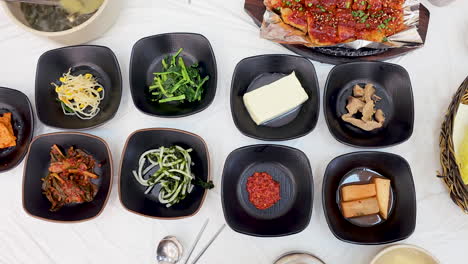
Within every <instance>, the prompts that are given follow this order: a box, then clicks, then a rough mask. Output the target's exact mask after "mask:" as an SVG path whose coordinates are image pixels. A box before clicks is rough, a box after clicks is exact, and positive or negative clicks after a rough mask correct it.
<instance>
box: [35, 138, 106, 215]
mask: <svg viewBox="0 0 468 264" xmlns="http://www.w3.org/2000/svg"><path fill="white" fill-rule="evenodd" d="M50 159H51V160H50V166H49V174H48V175H47V176H46V177H45V178H43V179H42V181H43V184H42V190H43V191H44V194H45V195H46V196H47V199H48V200H49V201H50V202H51V203H52V207H51V208H50V211H52V212H54V211H57V210H59V209H60V208H62V206H64V205H66V204H72V203H83V202H91V201H92V200H93V199H94V197H95V196H96V193H97V189H98V188H97V186H96V184H94V183H92V182H91V179H97V178H98V176H97V175H96V174H95V173H94V172H93V170H94V167H95V160H94V158H93V157H92V156H91V155H88V154H86V153H85V152H84V151H82V150H80V149H74V148H73V147H70V148H69V149H68V150H67V152H66V155H64V154H63V153H62V151H61V150H60V149H59V147H58V146H57V145H54V146H52V148H51V150H50Z"/></svg>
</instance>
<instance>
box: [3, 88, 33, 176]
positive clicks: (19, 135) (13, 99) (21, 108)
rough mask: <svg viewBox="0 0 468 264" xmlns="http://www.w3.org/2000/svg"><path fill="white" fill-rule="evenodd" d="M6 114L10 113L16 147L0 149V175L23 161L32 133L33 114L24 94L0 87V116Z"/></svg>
mask: <svg viewBox="0 0 468 264" xmlns="http://www.w3.org/2000/svg"><path fill="white" fill-rule="evenodd" d="M6 112H10V113H11V118H12V127H13V132H14V134H15V137H16V146H15V147H10V148H5V149H0V173H1V172H5V171H8V170H10V169H13V168H15V167H16V166H17V165H18V164H19V163H20V162H21V161H22V160H23V158H24V156H25V155H26V153H27V151H28V147H29V143H30V142H31V139H32V138H33V133H34V113H33V110H32V106H31V103H30V102H29V99H28V97H27V96H26V95H25V94H23V93H22V92H20V91H17V90H14V89H10V88H4V87H0V114H1V115H3V114H4V113H6Z"/></svg>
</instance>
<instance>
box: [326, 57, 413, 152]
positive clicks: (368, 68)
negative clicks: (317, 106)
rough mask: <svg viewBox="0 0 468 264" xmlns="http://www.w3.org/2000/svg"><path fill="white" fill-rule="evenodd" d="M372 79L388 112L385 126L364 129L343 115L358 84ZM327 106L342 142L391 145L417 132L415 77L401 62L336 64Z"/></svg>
mask: <svg viewBox="0 0 468 264" xmlns="http://www.w3.org/2000/svg"><path fill="white" fill-rule="evenodd" d="M365 83H372V84H374V87H375V89H376V95H378V96H379V97H381V98H382V100H380V101H379V102H377V103H376V108H381V109H382V110H383V112H384V113H385V117H386V120H385V123H384V125H383V127H382V128H379V129H376V130H373V131H364V130H361V129H360V128H358V127H355V126H353V125H351V124H349V123H347V122H344V121H343V120H342V119H341V116H342V115H343V114H345V113H347V111H346V104H347V98H348V97H349V96H351V95H352V90H353V86H354V85H355V84H361V86H362V85H363V84H365ZM323 108H324V113H325V120H326V121H327V126H328V130H330V133H331V134H332V135H333V137H334V138H335V139H336V140H338V141H340V142H341V143H344V144H347V145H350V146H354V147H362V148H378V147H389V146H392V145H396V144H399V143H402V142H404V141H406V140H408V139H409V138H410V137H411V134H412V133H413V126H414V103H413V92H412V88H411V80H410V77H409V75H408V72H407V71H406V70H405V69H404V68H403V67H401V66H399V65H396V64H391V63H386V62H353V63H347V64H341V65H338V66H335V67H334V68H333V69H332V70H331V72H330V74H329V75H328V79H327V83H326V86H325V92H324V99H323Z"/></svg>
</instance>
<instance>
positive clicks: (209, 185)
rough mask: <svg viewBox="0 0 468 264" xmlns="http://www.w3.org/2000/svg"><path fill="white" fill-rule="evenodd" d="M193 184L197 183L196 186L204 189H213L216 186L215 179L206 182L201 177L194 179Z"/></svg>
mask: <svg viewBox="0 0 468 264" xmlns="http://www.w3.org/2000/svg"><path fill="white" fill-rule="evenodd" d="M192 184H193V185H196V186H200V187H202V188H203V189H207V190H210V189H213V188H214V187H215V186H214V184H213V181H206V182H205V181H203V180H202V179H200V178H195V179H193V180H192Z"/></svg>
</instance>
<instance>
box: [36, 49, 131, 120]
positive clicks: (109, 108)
mask: <svg viewBox="0 0 468 264" xmlns="http://www.w3.org/2000/svg"><path fill="white" fill-rule="evenodd" d="M69 69H71V73H72V74H86V73H91V74H93V75H94V76H95V77H96V79H97V81H98V82H99V83H100V84H101V85H102V86H103V87H104V91H105V96H104V99H103V100H102V101H101V103H100V106H99V107H100V109H101V110H100V111H99V113H98V114H97V115H96V116H95V117H94V118H91V119H87V120H83V119H80V118H79V117H77V116H74V115H73V116H67V115H65V114H64V113H63V110H62V106H61V105H60V103H59V102H57V93H56V92H55V89H54V87H53V86H52V84H51V83H58V80H59V78H60V77H62V75H63V74H64V73H66V72H68V70H69ZM35 93H36V95H35V97H36V102H38V103H36V110H37V115H38V117H39V120H41V122H42V123H44V124H45V125H48V126H51V127H56V128H64V129H89V128H93V127H97V126H99V125H102V124H104V123H105V122H107V121H109V120H111V119H112V118H113V117H114V116H115V114H116V113H117V109H118V108H119V105H120V99H121V97H122V76H121V73H120V67H119V63H118V61H117V58H116V57H115V54H114V52H112V50H110V49H109V48H107V47H102V46H91V45H82V46H70V47H64V48H60V49H55V50H50V51H47V52H46V53H44V54H42V56H41V57H40V58H39V62H38V63H37V71H36V92H35ZM39 102H40V103H39Z"/></svg>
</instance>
